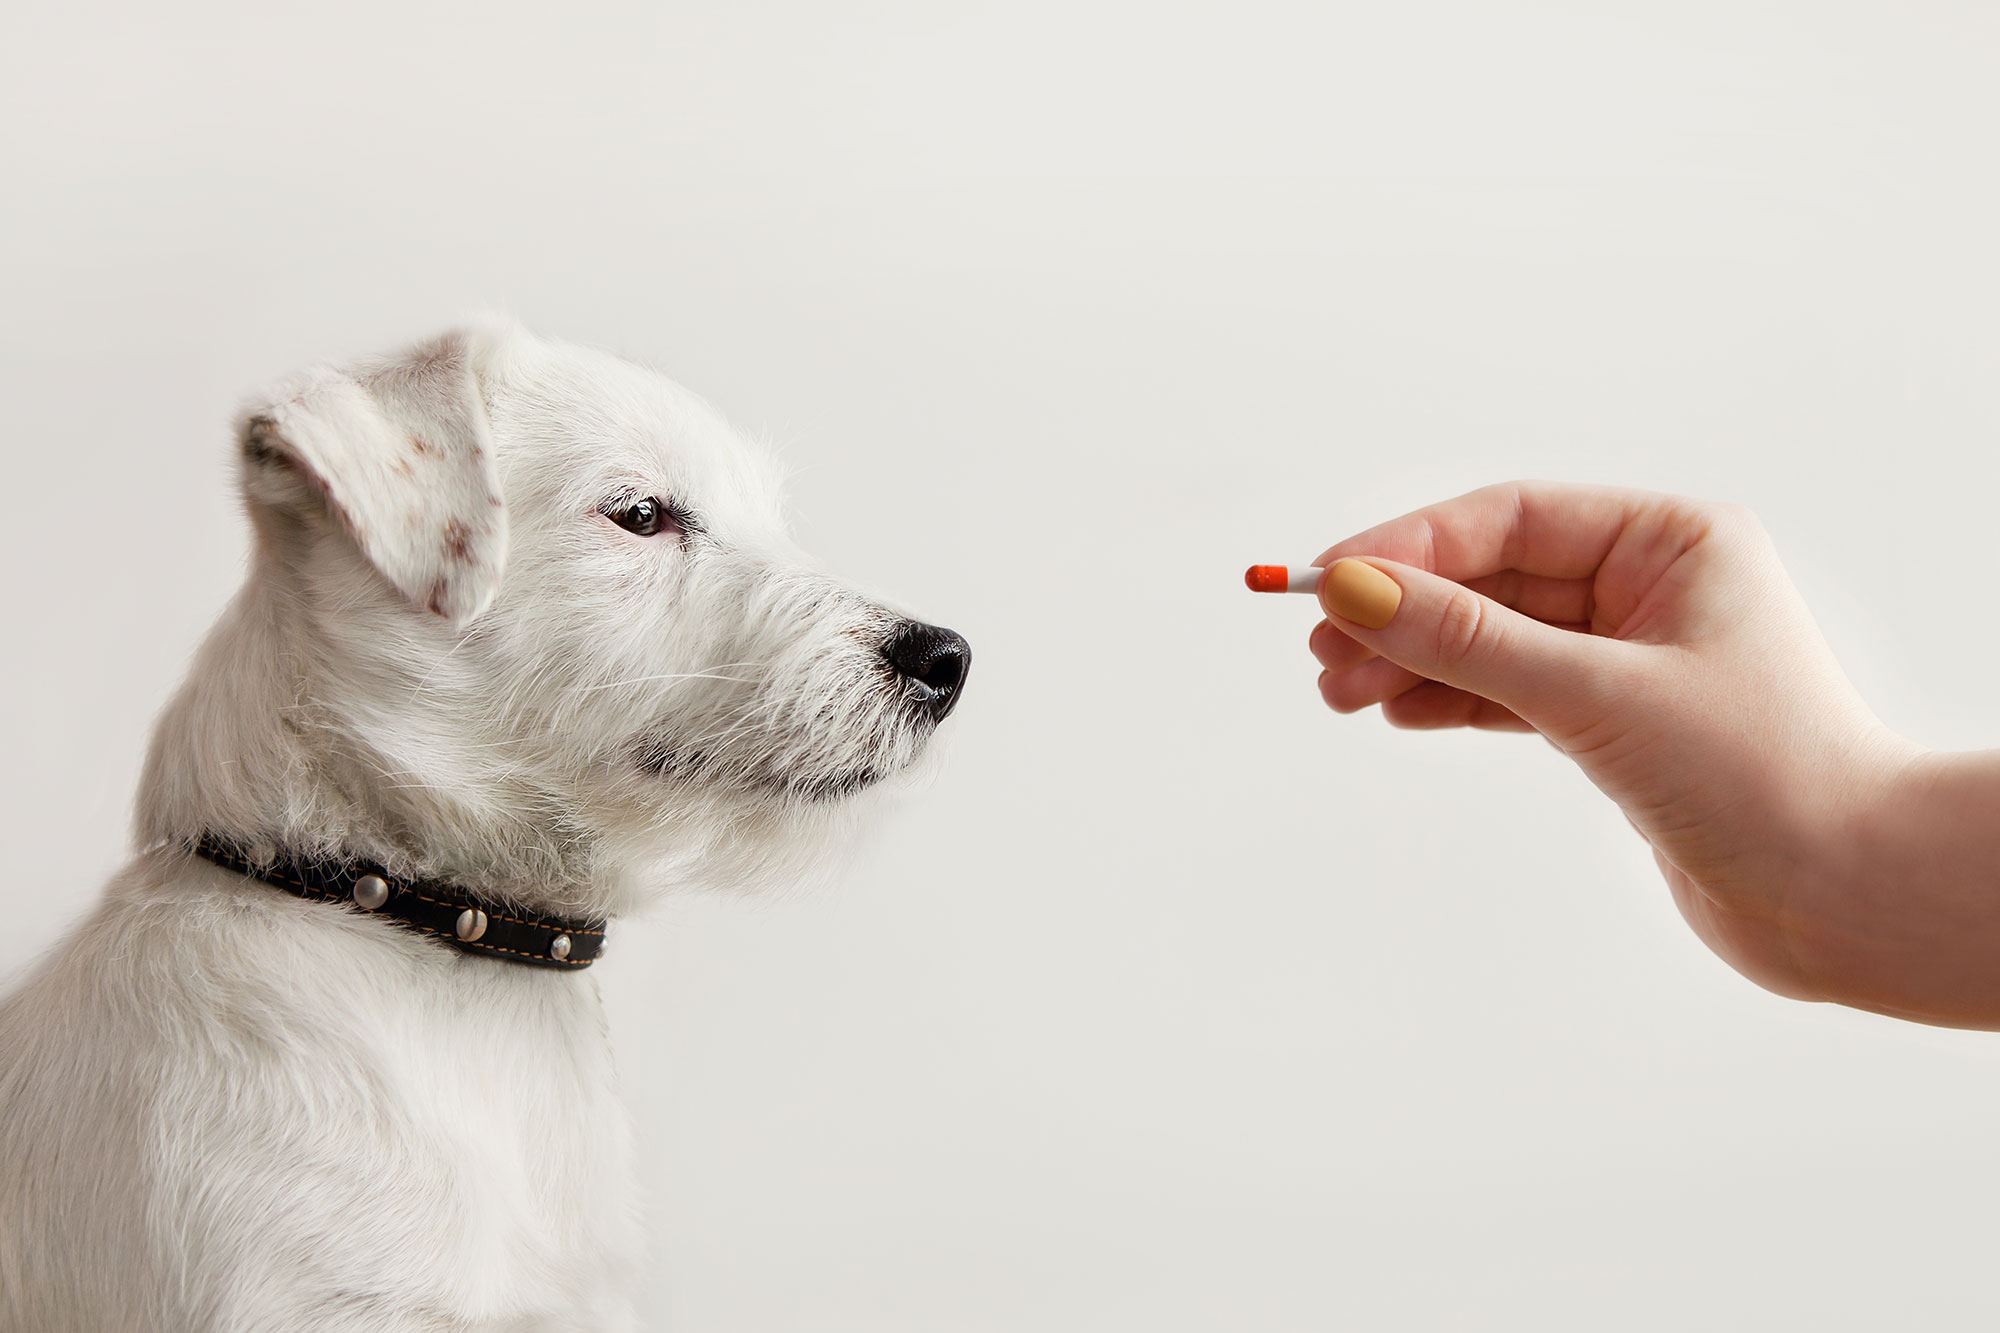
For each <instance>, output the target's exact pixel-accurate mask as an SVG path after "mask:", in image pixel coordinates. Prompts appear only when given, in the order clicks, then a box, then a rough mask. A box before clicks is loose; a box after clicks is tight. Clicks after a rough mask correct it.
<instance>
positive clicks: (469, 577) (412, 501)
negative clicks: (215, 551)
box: [237, 333, 507, 626]
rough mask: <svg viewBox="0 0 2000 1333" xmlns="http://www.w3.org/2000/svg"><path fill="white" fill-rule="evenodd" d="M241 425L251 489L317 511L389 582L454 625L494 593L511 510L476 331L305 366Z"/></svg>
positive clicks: (300, 510)
mask: <svg viewBox="0 0 2000 1333" xmlns="http://www.w3.org/2000/svg"><path fill="white" fill-rule="evenodd" d="M237 438H238V440H239V442H240V443H241V446H242V449H243V486H244V492H245V494H246V495H248V497H249V498H250V500H251V501H252V502H253V503H255V504H260V505H263V506H264V507H266V508H267V509H270V510H272V511H274V512H276V513H278V514H280V515H290V516H294V517H305V518H310V517H312V516H314V515H316V514H323V515H324V516H325V517H326V518H328V519H330V520H331V521H332V522H334V523H336V524H338V525H339V526H340V527H342V528H343V529H345V531H346V534H347V536H348V538H350V539H351V540H352V541H353V543H354V544H355V546H356V547H358V548H359V549H360V551H361V554H362V555H363V556H365V557H366V558H367V559H368V561H369V563H370V564H372V565H374V566H375V568H376V569H377V570H378V571H379V572H380V573H381V575H382V577H383V578H385V579H387V580H388V581H389V582H390V583H391V584H393V585H394V586H395V588H396V589H397V591H399V592H401V593H402V594H403V595H404V596H405V597H407V598H409V599H410V600H411V601H412V602H415V603H416V604H417V605H418V606H421V607H424V608H427V609H428V610H430V611H432V612H433V613H435V614H437V615H440V616H443V617H444V618H445V619H446V620H448V621H450V622H451V623H452V624H453V625H454V626H460V625H464V624H465V623H466V622H468V621H470V620H471V619H472V618H473V617H474V616H476V615H478V614H479V613H480V612H481V611H483V610H485V609H486V606H487V604H488V603H489V602H491V601H492V600H493V594H494V592H495V591H496V590H497V589H498V588H499V586H500V571H501V567H502V565H503V564H504V562H505V560H506V551H507V511H506V509H505V507H504V505H503V503H502V501H501V499H500V486H499V480H498V477H497V476H496V474H495V472H494V468H493V451H492V448H491V440H490V438H489V437H488V434H487V424H486V408H485V405H484V404H483V403H482V402H481V401H480V397H479V385H478V381H477V379H476V378H475V376H474V374H473V365H472V349H471V343H470V335H467V334H465V333H448V334H445V335H444V336H443V337H441V338H438V339H437V340H435V341H433V342H429V343H425V344H423V345H421V346H419V347H416V348H414V349H412V350H411V351H410V352H408V353H406V354H405V355H403V356H400V357H395V358H392V359H388V360H383V361H376V362H371V363H368V364H365V365H360V366H356V367H351V368H344V369H333V368H330V367H322V368H318V369H315V370H309V371H306V372H305V373H303V374H301V375H299V376H297V377H295V378H294V379H292V380H289V381H287V382H286V383H285V384H283V385H280V386H279V387H278V389H277V390H275V391H274V392H273V393H271V394H270V395H269V396H268V397H266V398H265V399H263V400H261V401H258V402H255V403H252V404H251V405H250V406H249V407H248V408H247V409H246V410H245V411H244V413H243V415H242V417H241V418H240V419H239V421H238V423H237Z"/></svg>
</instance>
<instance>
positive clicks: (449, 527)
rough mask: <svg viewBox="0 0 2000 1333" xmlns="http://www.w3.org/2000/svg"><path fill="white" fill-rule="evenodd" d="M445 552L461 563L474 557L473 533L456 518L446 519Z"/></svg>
mask: <svg viewBox="0 0 2000 1333" xmlns="http://www.w3.org/2000/svg"><path fill="white" fill-rule="evenodd" d="M444 553H445V554H446V555H447V556H449V557H451V558H452V559H453V560H456V561H458V562H459V563H460V564H464V563H466V562H467V561H469V560H471V559H472V533H471V531H470V530H469V529H468V528H467V527H466V526H465V524H463V523H461V522H459V521H458V520H457V519H455V518H448V519H446V520H445V521H444Z"/></svg>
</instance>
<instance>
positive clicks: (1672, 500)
mask: <svg viewBox="0 0 2000 1333" xmlns="http://www.w3.org/2000/svg"><path fill="white" fill-rule="evenodd" d="M1350 558H1360V559H1361V560H1363V561H1364V562H1365V563H1364V564H1361V565H1347V566H1343V567H1342V568H1341V569H1339V570H1338V571H1336V572H1334V573H1330V574H1329V575H1328V576H1326V577H1325V578H1323V579H1322V580H1321V583H1320V596H1321V602H1322V605H1323V606H1324V608H1325V609H1326V611H1327V615H1328V619H1327V620H1325V621H1322V622H1321V623H1320V624H1319V625H1318V626H1317V627H1316V628H1315V629H1314V630H1313V633H1312V639H1311V647H1312V652H1313V655H1314V656H1315V657H1316V658H1318V659H1319V661H1320V663H1321V665H1322V666H1324V667H1325V671H1324V672H1323V673H1322V674H1321V676H1320V681H1319V684H1320V693H1321V695H1322V696H1323V697H1324V698H1325V700H1326V702H1327V704H1328V705H1329V706H1331V707H1332V708H1334V709H1335V710H1337V711H1339V712H1343V713H1351V712H1354V711H1356V710H1359V709H1362V708H1367V707H1370V706H1379V707H1380V708H1381V710H1382V712H1383V715H1384V716H1385V717H1387V718H1388V720H1389V721H1390V722H1391V723H1393V724H1394V725H1396V726H1399V727H1412V728H1438V727H1460V726H1469V727H1481V728H1488V729H1494V730H1516V731H1526V730H1533V731H1537V732H1540V733H1541V734H1542V735H1543V736H1545V737H1547V738H1548V740H1549V741H1550V742H1551V743H1553V744H1554V745H1555V746H1556V748H1557V749H1559V750H1561V751H1562V752H1563V753H1565V754H1567V755H1568V756H1570V758H1572V759H1574V760H1575V761H1576V762H1577V764H1578V765H1579V766H1580V767H1581V768H1582V769H1583V771H1584V773H1585V774H1587V775H1588V776H1589V778H1590V780H1591V781H1592V782H1594V783H1595V784H1596V785H1597V786H1598V787H1599V788H1600V789H1601V790H1603V792H1604V793H1605V794H1606V795H1608V796H1610V797H1611V799H1612V800H1614V801H1616V802H1617V803H1618V805H1619V806H1620V808H1622V809H1623V810H1624V812H1625V815H1626V817H1627V818H1628V819H1629V820H1630V821H1631V822H1632V824H1633V826H1634V827H1635V828H1637V829H1638V831H1639V833H1640V834H1641V836H1643V837H1644V838H1645V839H1646V841H1647V842H1648V843H1649V844H1651V846H1652V849H1653V854H1654V857H1655V859H1656V860H1657V861H1658V863H1659V866H1660V869H1661V871H1662V873H1663V874H1664V875H1665V876H1666V879H1667V883H1668V886H1669V887H1670V889H1671V890H1672V892H1673V895H1674V901H1675V902H1676V903H1677V904H1678V905H1679V907H1680V910H1681V913H1682V915H1683V916H1685V917H1686V918H1687V921H1688V923H1689V925H1691V926H1692V927H1693V928H1694V930H1695V933H1696V934H1697V935H1699V936H1700V937H1701V939H1702V940H1703V941H1704V942H1705V943H1707V944H1708V946H1709V947H1710V948H1711V949H1713V950H1714V951H1715V952H1716V953H1717V954H1718V955H1720V956H1721V957H1722V958H1723V959H1724V960H1725V961H1727V962H1728V963H1729V964H1730V965H1731V966H1733V967H1735V968H1736V969H1737V970H1738V971H1740V972H1742V973H1743V974H1744V975H1745V976H1748V977H1749V978H1751V979H1752V980H1753V981H1756V982H1758V983H1759V984H1761V985H1763V986H1765V987H1767V988H1769V989H1771V990H1774V991H1777V992H1779V993H1780V994H1785V995H1791V996H1795V997H1797V998H1802V999H1804V998H1812V999H1841V1000H1844V1001H1846V1002H1848V1003H1861V1004H1864V1005H1865V1006H1866V1007H1871V1008H1885V1009H1889V1010H1891V1011H1892V1012H1893V1011H1895V1008H1894V1005H1893V1004H1892V1003H1889V1002H1884V1001H1874V1002H1871V1000H1870V999H1869V998H1867V997H1865V996H1864V998H1861V999H1856V998H1854V996H1853V995H1851V994H1849V993H1847V992H1848V990H1850V989H1851V987H1850V986H1849V982H1848V980H1847V979H1845V978H1843V977H1838V976H1834V975H1832V974H1831V973H1830V972H1829V970H1828V969H1829V968H1832V967H1833V966H1834V964H1833V963H1831V962H1830V961H1828V960H1829V959H1831V958H1834V957H1839V958H1843V959H1845V958H1847V957H1848V956H1849V955H1851V954H1852V953H1853V951H1854V950H1853V948H1852V947H1851V946H1852V944H1853V941H1852V940H1850V939H1849V936H1851V935H1854V934H1855V933H1856V932H1861V933H1864V934H1865V933H1866V932H1869V931H1873V930H1876V929H1877V927H1876V926H1875V925H1874V924H1873V923H1872V922H1871V921H1868V920H1866V919H1863V918H1862V917H1860V916H1857V912H1858V911H1859V907H1858V906H1857V902H1856V901H1855V894H1856V893H1857V891H1858V890H1857V886H1856V885H1855V884H1854V883H1853V882H1852V878H1853V877H1852V875H1851V874H1849V873H1847V867H1846V866H1844V865H1841V864H1838V863H1839V862H1840V860H1841V858H1844V857H1845V858H1848V859H1849V860H1851V859H1852V858H1851V856H1850V855H1849V854H1850V853H1851V852H1852V850H1853V841H1854V838H1853V834H1852V831H1853V830H1854V829H1856V828H1858V827H1861V826H1863V825H1864V824H1865V823H1866V822H1867V820H1869V819H1870V818H1873V817H1875V814H1876V812H1878V811H1880V810H1882V809H1883V808H1885V807H1886V806H1887V804H1888V803H1889V797H1890V795H1891V793H1892V791H1893V790H1895V789H1896V788H1897V787H1898V785H1899V784H1901V783H1902V782H1903V780H1904V778H1905V775H1906V774H1907V773H1908V772H1909V771H1910V770H1911V768H1912V766H1913V765H1914V764H1915V763H1916V761H1917V759H1918V757H1919V756H1920V754H1921V751H1919V750H1918V748H1917V747H1915V746H1913V745H1911V744H1909V743H1908V742H1905V741H1903V740H1901V739H1899V738H1898V737H1896V736H1895V735H1893V734H1892V733H1890V732H1889V731H1888V730H1887V729H1886V728H1885V727H1884V726H1883V725H1882V724H1881V722H1880V721H1878V720H1877V719H1876V718H1875V716H1874V714H1873V713H1871V712H1870V711H1869V709H1868V707H1867V706H1866V705H1865V704H1864V703H1863V702H1862V700H1861V699H1860V697H1859V696H1858V695H1857V694H1856V693H1855V691H1854V689H1853V687H1852V686H1851V685H1850V684H1849V683H1848V681H1847V679H1846V677H1845V676H1844V675H1843V674H1842V672H1841V670H1840V667H1839V666H1838V664H1837V663H1835V661H1834V659H1833V655H1832V653H1831V651H1830V650H1829V649H1828V647H1827V645H1826V642H1825V640H1824V639H1823V638H1822V637H1821V636H1820V633H1819V631H1818V629H1817V627H1816V626H1815V625H1814V624H1813V620H1812V617H1811V615H1810V614H1809V613H1808V612H1807V610H1806V608H1805V605H1804V603H1803V602H1802V600H1801V599H1800V597H1799V595H1798V592H1797V591H1796V589H1794V587H1793V586H1792V583H1791V580H1790V579H1789V578H1788V577H1787V576H1786V574H1785V571H1784V569H1783V567H1782V566H1781V565H1780V564H1779V561H1778V557H1777V554H1776V552H1775V551H1774V550H1773V548H1772V546H1771V543H1770V540H1769V539H1768V538H1767V537H1766V535H1765V533H1764V530H1763V528H1762V526H1761V525H1760V524H1759V523H1758V521H1757V520H1756V518H1755V517H1754V516H1753V515H1752V514H1750V513H1749V511H1747V510H1744V509H1740V508H1734V507H1729V506H1723V505H1715V504H1708V503H1704V502H1702V501H1698V500H1689V499H1683V498H1680V497H1676V496H1670V495H1658V494H1651V493H1648V492H1643V491H1632V490H1617V489H1612V488H1607V487H1593V486H1574V485H1559V484H1552V483H1543V482H1523V483H1516V484H1512V485H1505V486H1493V487H1488V488H1486V489H1484V490H1479V491H1474V492H1473V493H1471V494H1470V495H1466V496H1462V497H1460V498H1459V499H1456V500H1451V501H1448V502H1446V503H1444V504H1440V505H1435V506H1432V507H1430V508H1427V509H1421V510H1418V511H1417V512H1415V513H1412V514H1408V515H1405V516H1404V517H1402V518H1399V519H1396V520H1394V521H1393V522H1390V523H1386V524H1383V525H1382V526H1380V527H1376V528H1371V529H1369V530H1368V531H1366V532H1363V533H1361V534H1359V535H1357V536H1355V537H1352V538H1349V539H1348V540H1346V541H1344V542H1341V543H1340V544H1339V545H1337V546H1334V547H1333V548H1331V549H1330V550H1328V551H1327V552H1326V554H1325V555H1323V556H1322V557H1321V558H1320V559H1319V560H1318V561H1316V562H1315V563H1317V564H1320V565H1324V566H1329V567H1331V566H1334V565H1335V564H1336V563H1337V562H1339V561H1342V560H1346V559H1350ZM1370 567H1372V569H1371V568H1370ZM1377 571H1379V572H1377ZM1390 584H1393V587H1391V586H1387V585H1390ZM1398 592H1399V593H1400V597H1399V598H1398V597H1397V593H1398ZM1371 598H1372V599H1373V606H1372V607H1371V605H1370V601H1371ZM1391 610H1392V612H1393V613H1392V614H1390V615H1388V616H1387V618H1386V623H1381V627H1380V628H1372V629H1371V628H1369V627H1368V626H1367V625H1365V624H1363V623H1360V622H1359V621H1357V620H1356V619H1354V618H1353V617H1356V616H1358V617H1360V618H1361V620H1367V621H1374V622H1378V623H1380V622H1383V620H1384V616H1383V613H1384V612H1387V611H1391ZM1877 896H1878V897H1879V895H1877ZM1909 1016H1924V1015H1914V1014H1913V1015H1909ZM1932 1021H1943V1020H1939V1019H1935V1018H1933V1019H1932Z"/></svg>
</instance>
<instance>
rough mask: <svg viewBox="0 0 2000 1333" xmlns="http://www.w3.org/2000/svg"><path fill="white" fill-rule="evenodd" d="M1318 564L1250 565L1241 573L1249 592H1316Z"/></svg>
mask: <svg viewBox="0 0 2000 1333" xmlns="http://www.w3.org/2000/svg"><path fill="white" fill-rule="evenodd" d="M1324 573H1326V570H1324V569H1323V568H1321V567H1320V566H1318V565H1291V566H1289V567H1288V566H1285V565H1252V566H1250V568H1249V570H1248V571H1246V572H1245V573H1244V575H1243V582H1244V583H1245V584H1246V585H1248V587H1249V589H1250V591H1251V592H1318V591H1319V580H1320V575H1322V574H1324Z"/></svg>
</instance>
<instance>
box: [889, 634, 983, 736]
mask: <svg viewBox="0 0 2000 1333" xmlns="http://www.w3.org/2000/svg"><path fill="white" fill-rule="evenodd" d="M882 656H884V657H886V658H888V659H889V665H890V666H893V667H895V668H896V670H897V671H899V672H901V673H902V674H903V676H904V678H905V679H907V680H908V681H909V682H910V684H911V685H913V686H915V687H916V689H915V691H914V693H915V695H916V704H917V706H918V707H919V708H922V709H923V710H924V711H925V712H927V713H929V714H930V715H931V717H932V718H934V719H935V720H937V721H939V722H942V721H944V720H945V717H946V715H947V714H949V713H950V712H951V710H952V709H953V708H954V707H956V706H957V704H958V696H959V695H960V694H961V693H963V692H964V689H965V673H966V672H967V671H970V670H971V669H972V645H971V644H969V643H967V642H966V641H965V636H964V635H962V634H955V633H953V632H952V631H951V630H948V629H944V628H942V627H941V626H938V625H926V624H924V623H923V622H922V621H920V620H906V621H904V622H903V623H902V624H900V625H898V626H896V628H895V629H894V630H893V631H891V632H890V634H889V640H888V642H887V643H884V644H883V645H882Z"/></svg>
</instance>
